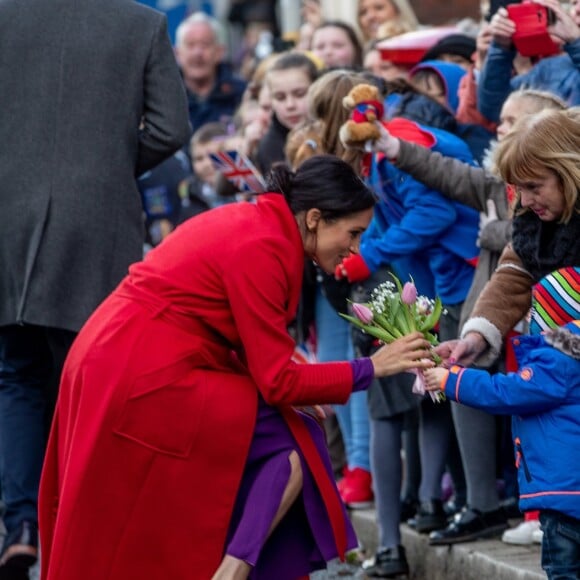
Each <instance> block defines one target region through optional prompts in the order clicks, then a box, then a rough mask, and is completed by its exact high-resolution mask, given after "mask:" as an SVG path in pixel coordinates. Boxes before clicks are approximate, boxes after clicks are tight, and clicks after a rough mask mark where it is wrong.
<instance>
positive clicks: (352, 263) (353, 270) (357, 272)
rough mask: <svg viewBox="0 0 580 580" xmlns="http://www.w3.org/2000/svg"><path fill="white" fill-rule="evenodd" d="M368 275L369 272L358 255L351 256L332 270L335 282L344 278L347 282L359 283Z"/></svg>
mask: <svg viewBox="0 0 580 580" xmlns="http://www.w3.org/2000/svg"><path fill="white" fill-rule="evenodd" d="M370 275H371V271H370V270H369V267H368V266H367V265H366V263H365V261H364V260H363V259H362V256H360V254H351V255H350V256H349V257H348V258H345V259H344V260H343V261H342V262H341V263H340V264H339V265H338V266H337V267H336V269H335V270H334V276H335V278H336V279H337V280H340V279H341V278H344V277H346V279H347V280H348V281H349V282H361V281H362V280H366V279H367V278H368V277H369V276H370Z"/></svg>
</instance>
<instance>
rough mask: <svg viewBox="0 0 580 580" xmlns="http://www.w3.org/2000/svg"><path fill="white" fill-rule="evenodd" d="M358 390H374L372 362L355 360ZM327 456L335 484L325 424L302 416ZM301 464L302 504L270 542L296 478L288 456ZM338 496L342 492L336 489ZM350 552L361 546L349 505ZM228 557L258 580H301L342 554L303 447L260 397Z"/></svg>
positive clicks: (299, 501)
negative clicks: (371, 386)
mask: <svg viewBox="0 0 580 580" xmlns="http://www.w3.org/2000/svg"><path fill="white" fill-rule="evenodd" d="M351 365H352V368H353V382H354V388H353V390H361V389H364V388H366V387H368V386H369V384H370V382H371V380H372V378H373V366H372V363H371V361H370V359H357V360H355V361H351ZM300 415H301V418H302V420H303V421H304V422H305V424H306V425H307V427H308V430H309V432H310V435H311V436H312V439H313V440H314V442H315V445H316V448H317V449H318V452H319V454H320V456H321V457H322V460H323V463H324V466H325V468H326V472H327V474H328V477H329V478H330V479H331V480H334V476H333V471H332V467H331V464H330V458H329V456H328V451H327V447H326V441H325V433H324V430H323V428H322V427H321V425H320V424H319V423H318V422H317V421H316V420H315V419H314V418H313V417H311V416H310V415H308V414H307V413H301V414H300ZM292 451H296V452H297V453H298V455H299V456H300V459H301V464H302V473H303V487H302V491H301V493H300V495H299V497H298V499H297V500H296V501H295V502H294V503H293V505H292V507H291V508H290V510H289V511H288V513H287V514H286V515H285V516H284V518H282V520H281V522H280V523H279V524H278V525H277V526H276V528H275V529H274V531H273V533H272V534H271V535H270V536H269V537H268V532H269V530H270V527H271V525H272V521H273V519H274V516H275V514H276V512H277V511H278V508H279V506H280V502H281V499H282V494H283V493H284V489H285V488H286V486H287V484H288V480H289V477H290V462H289V461H288V456H289V455H290V453H291V452H292ZM336 493H337V494H338V490H336ZM343 515H344V518H345V522H346V529H347V549H349V550H351V549H354V548H356V547H357V539H356V535H355V533H354V529H353V527H352V524H351V523H350V520H349V518H348V515H347V512H346V509H345V508H344V506H343ZM226 546H227V548H226V553H227V554H229V555H230V556H234V557H236V558H239V559H241V560H244V561H245V562H247V563H248V564H250V565H251V566H252V567H253V569H252V573H251V574H250V578H251V579H252V580H271V579H272V578H276V580H296V579H297V578H300V577H302V576H306V575H308V574H310V573H311V572H313V571H314V570H319V569H323V568H325V567H326V563H327V562H328V561H330V560H333V559H335V558H336V557H337V556H338V554H337V549H336V545H335V543H334V536H333V533H332V528H331V525H330V521H329V518H328V516H327V513H326V509H325V506H324V503H323V500H322V497H321V495H320V492H319V490H318V488H317V486H316V484H315V482H314V479H313V478H312V476H311V474H310V472H309V470H308V467H307V465H306V462H305V460H304V457H303V456H302V453H301V451H300V448H299V447H298V445H297V444H296V442H295V440H294V438H293V436H292V434H291V432H290V430H289V428H288V426H287V425H286V423H285V421H284V419H283V418H282V416H281V415H280V413H279V412H278V410H277V409H276V408H274V407H270V406H268V405H267V404H266V403H265V402H264V400H263V399H262V398H261V397H260V398H259V402H258V414H257V419H256V426H255V429H254V435H253V438H252V442H251V444H250V450H249V453H248V458H247V461H246V467H245V470H244V473H243V476H242V481H241V483H240V488H239V491H238V495H237V498H236V503H235V506H234V511H233V514H232V519H231V522H230V527H229V532H228V539H227V543H226Z"/></svg>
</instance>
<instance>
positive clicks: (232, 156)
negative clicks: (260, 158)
mask: <svg viewBox="0 0 580 580" xmlns="http://www.w3.org/2000/svg"><path fill="white" fill-rule="evenodd" d="M210 157H211V160H212V162H213V164H214V167H215V168H216V169H217V170H218V171H220V172H221V173H222V174H223V176H224V177H225V178H226V179H227V180H228V181H231V182H232V183H233V184H234V185H235V186H236V187H237V189H238V191H252V192H254V193H261V192H263V191H265V188H266V184H265V183H264V180H263V178H262V176H261V175H260V173H259V172H258V170H257V169H256V168H255V167H254V165H253V164H252V162H251V161H250V160H249V159H248V158H247V157H246V156H245V155H242V154H241V153H238V152H237V151H219V152H218V153H212V154H210Z"/></svg>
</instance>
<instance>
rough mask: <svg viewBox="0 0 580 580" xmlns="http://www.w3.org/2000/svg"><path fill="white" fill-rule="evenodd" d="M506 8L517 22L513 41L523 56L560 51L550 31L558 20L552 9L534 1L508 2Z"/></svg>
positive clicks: (548, 54) (549, 54)
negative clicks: (550, 27)
mask: <svg viewBox="0 0 580 580" xmlns="http://www.w3.org/2000/svg"><path fill="white" fill-rule="evenodd" d="M506 10H507V12H508V16H509V18H510V20H513V21H514V22H515V25H516V31H515V33H514V35H513V37H512V41H513V43H514V46H515V47H516V49H517V51H518V52H519V53H520V54H521V55H522V56H531V57H534V56H551V55H553V54H557V53H559V52H560V47H559V46H558V45H557V44H556V43H555V42H554V41H553V40H552V39H551V38H550V35H549V33H548V26H550V25H551V24H554V22H555V21H556V15H555V14H554V12H553V11H552V10H550V9H549V8H546V7H545V6H542V5H540V4H536V3H534V2H524V3H522V4H508V5H507V6H506Z"/></svg>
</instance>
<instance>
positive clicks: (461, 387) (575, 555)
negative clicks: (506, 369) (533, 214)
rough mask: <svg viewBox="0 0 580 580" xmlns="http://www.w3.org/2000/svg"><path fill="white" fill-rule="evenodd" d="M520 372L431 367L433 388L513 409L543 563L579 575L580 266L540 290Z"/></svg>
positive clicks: (521, 472) (523, 481)
mask: <svg viewBox="0 0 580 580" xmlns="http://www.w3.org/2000/svg"><path fill="white" fill-rule="evenodd" d="M513 344H514V349H515V352H516V356H517V359H518V364H519V371H518V372H517V373H509V374H507V375H505V374H500V373H498V374H493V375H490V374H489V373H488V372H487V371H484V370H476V369H471V368H463V367H460V366H457V365H455V366H452V367H451V368H449V369H445V368H435V369H429V370H428V371H426V372H425V377H426V383H427V388H428V389H429V390H437V389H442V390H443V391H444V392H445V394H446V396H447V397H448V398H450V399H451V400H453V401H457V402H458V403H462V404H464V405H469V406H471V407H476V408H478V409H483V410H486V411H489V412H492V413H497V414H511V415H512V433H513V437H514V446H515V454H516V465H517V467H518V480H519V485H520V509H521V510H522V511H528V510H540V522H541V524H542V530H543V531H544V535H543V540H542V568H543V569H544V570H545V572H546V574H547V576H548V578H549V579H556V578H558V579H567V578H570V579H576V578H578V577H580V461H579V460H578V449H579V448H580V268H573V267H569V268H562V269H560V270H557V271H556V272H552V273H551V274H549V275H548V276H546V277H545V278H543V279H542V280H541V281H540V282H539V283H538V284H537V285H536V286H535V287H534V290H533V302H532V311H531V321H530V334H529V335H527V336H520V337H518V338H516V339H514V340H513Z"/></svg>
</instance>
